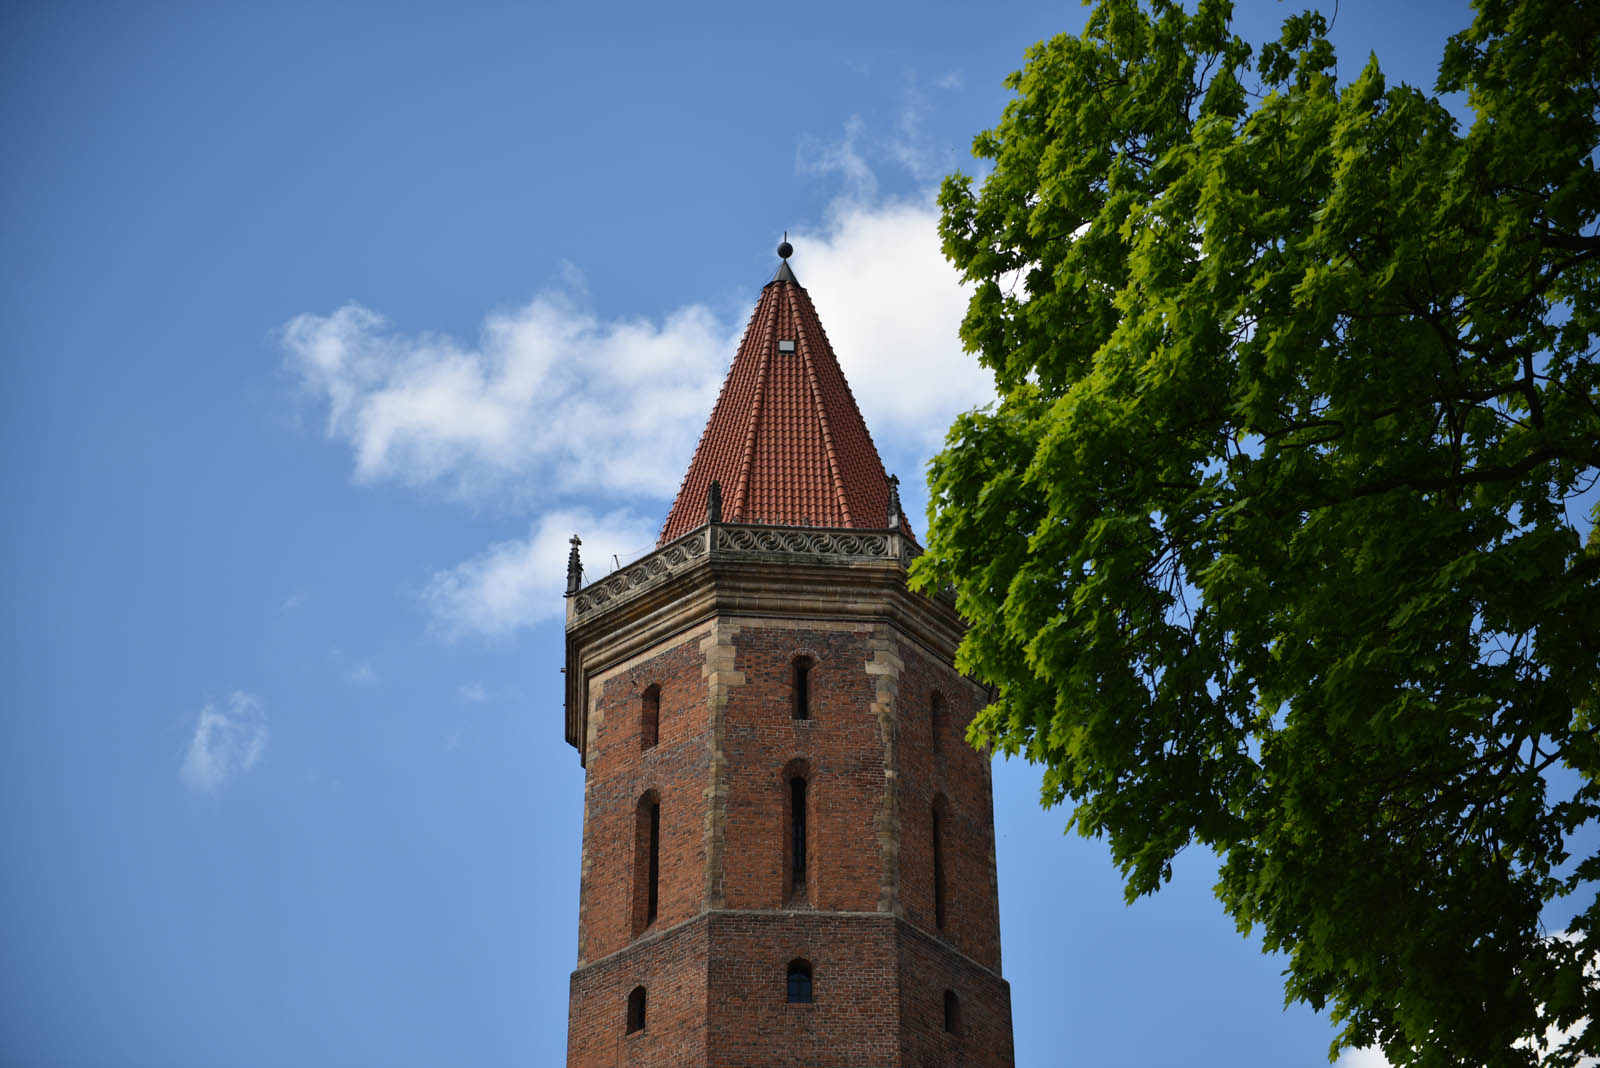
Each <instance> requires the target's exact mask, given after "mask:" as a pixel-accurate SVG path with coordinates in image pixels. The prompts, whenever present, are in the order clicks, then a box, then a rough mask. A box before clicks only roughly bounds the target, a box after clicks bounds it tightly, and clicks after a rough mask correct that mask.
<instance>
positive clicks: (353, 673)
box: [344, 660, 378, 685]
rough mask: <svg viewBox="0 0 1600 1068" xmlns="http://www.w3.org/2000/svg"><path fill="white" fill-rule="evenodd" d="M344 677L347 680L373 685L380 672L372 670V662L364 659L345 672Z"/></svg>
mask: <svg viewBox="0 0 1600 1068" xmlns="http://www.w3.org/2000/svg"><path fill="white" fill-rule="evenodd" d="M344 678H345V681H346V682H355V683H360V684H361V685H371V684H373V683H375V682H377V681H378V673H377V672H376V671H374V670H372V664H371V663H369V662H368V661H365V660H363V661H361V663H359V664H357V665H356V666H355V667H353V668H351V669H350V670H349V671H346V672H345V673H344Z"/></svg>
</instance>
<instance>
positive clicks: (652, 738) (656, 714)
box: [639, 683, 661, 749]
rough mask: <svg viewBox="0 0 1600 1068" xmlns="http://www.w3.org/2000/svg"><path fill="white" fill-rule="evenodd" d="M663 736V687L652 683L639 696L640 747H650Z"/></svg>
mask: <svg viewBox="0 0 1600 1068" xmlns="http://www.w3.org/2000/svg"><path fill="white" fill-rule="evenodd" d="M660 737H661V687H659V686H657V685H656V684H655V683H651V684H650V685H649V686H646V687H645V688H644V693H643V694H642V695H641V696H640V698H639V748H640V749H649V748H650V747H651V746H653V745H655V744H656V742H657V741H658V740H659V739H660Z"/></svg>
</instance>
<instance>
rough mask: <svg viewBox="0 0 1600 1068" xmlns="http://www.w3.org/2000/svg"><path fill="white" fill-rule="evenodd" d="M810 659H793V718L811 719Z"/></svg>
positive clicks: (807, 657) (802, 657)
mask: <svg viewBox="0 0 1600 1068" xmlns="http://www.w3.org/2000/svg"><path fill="white" fill-rule="evenodd" d="M811 663H812V661H811V658H810V657H809V656H797V657H795V658H794V686H793V689H794V712H793V715H794V718H795V719H810V718H811Z"/></svg>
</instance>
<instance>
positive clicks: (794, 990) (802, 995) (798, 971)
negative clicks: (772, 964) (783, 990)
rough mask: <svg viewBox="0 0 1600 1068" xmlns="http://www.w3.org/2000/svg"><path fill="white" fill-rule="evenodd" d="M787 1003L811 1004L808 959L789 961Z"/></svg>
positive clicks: (809, 965) (809, 964)
mask: <svg viewBox="0 0 1600 1068" xmlns="http://www.w3.org/2000/svg"><path fill="white" fill-rule="evenodd" d="M789 1004H791V1005H809V1004H811V962H810V961H808V960H792V961H790V962H789Z"/></svg>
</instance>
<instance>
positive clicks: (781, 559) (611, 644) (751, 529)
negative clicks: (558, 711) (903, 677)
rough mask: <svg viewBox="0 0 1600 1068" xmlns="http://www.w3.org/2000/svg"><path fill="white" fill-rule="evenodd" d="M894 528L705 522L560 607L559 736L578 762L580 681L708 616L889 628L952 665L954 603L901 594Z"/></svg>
mask: <svg viewBox="0 0 1600 1068" xmlns="http://www.w3.org/2000/svg"><path fill="white" fill-rule="evenodd" d="M921 551H922V550H921V548H920V547H919V546H917V544H916V543H915V542H914V541H912V540H911V539H909V538H907V537H905V536H904V535H903V534H902V533H901V532H899V531H896V530H855V529H831V528H815V527H779V526H756V525H749V524H734V523H728V524H722V523H716V524H707V525H706V526H703V527H701V528H699V529H698V530H694V531H691V532H689V533H688V534H686V535H684V536H683V537H681V538H678V539H676V540H674V541H671V542H668V543H667V544H666V545H663V546H662V547H661V548H659V549H657V550H656V551H655V552H653V553H651V554H650V555H648V556H646V557H644V558H642V559H640V560H637V561H635V562H634V563H632V564H629V565H628V566H627V567H624V568H621V569H619V570H617V571H615V572H613V573H611V574H610V575H607V576H606V577H605V578H602V579H600V580H598V581H596V582H592V583H590V584H589V585H587V586H584V587H582V588H580V589H579V590H578V591H577V592H576V593H574V594H572V595H570V596H569V597H568V598H567V658H566V669H565V670H566V675H567V678H566V736H567V741H568V742H569V743H570V744H571V745H573V746H574V747H576V748H577V749H578V751H579V754H580V758H581V757H583V756H586V754H585V753H584V750H585V748H586V742H587V733H588V730H587V720H588V701H589V695H588V680H589V679H590V678H592V677H593V676H595V675H596V674H599V673H600V672H602V671H604V670H606V669H607V668H608V667H610V666H612V665H614V664H617V663H619V662H621V661H622V660H624V659H626V658H628V657H630V656H633V655H635V654H637V653H639V652H641V651H643V650H644V649H647V648H649V647H650V646H652V645H655V644H656V643H658V642H660V641H662V640H664V639H666V638H669V637H671V636H672V635H674V634H678V633H681V632H683V631H685V630H687V629H689V628H690V627H693V626H696V625H697V624H700V623H703V622H705V621H706V620H708V619H711V618H713V617H716V616H728V615H737V616H766V617H776V618H789V619H828V620H859V621H861V622H888V623H892V624H894V625H895V626H896V627H897V628H899V629H900V630H901V631H903V632H905V633H906V634H907V635H908V636H910V637H912V638H913V639H915V640H917V641H919V642H921V643H922V644H924V645H926V646H927V647H929V648H930V649H932V650H935V651H937V652H938V653H939V654H940V655H942V656H944V657H946V658H948V657H953V656H954V654H955V648H956V645H957V644H958V643H959V642H960V640H961V634H962V631H963V630H964V629H965V628H964V626H963V624H962V622H961V619H960V617H959V616H957V615H956V612H955V607H954V604H953V603H952V601H951V600H950V599H948V598H945V597H938V598H929V597H926V596H924V595H922V594H919V593H914V592H912V591H910V590H908V589H907V588H906V583H905V576H906V567H907V566H908V565H909V564H910V562H911V560H912V559H914V558H915V557H916V556H918V555H920V553H921Z"/></svg>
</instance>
